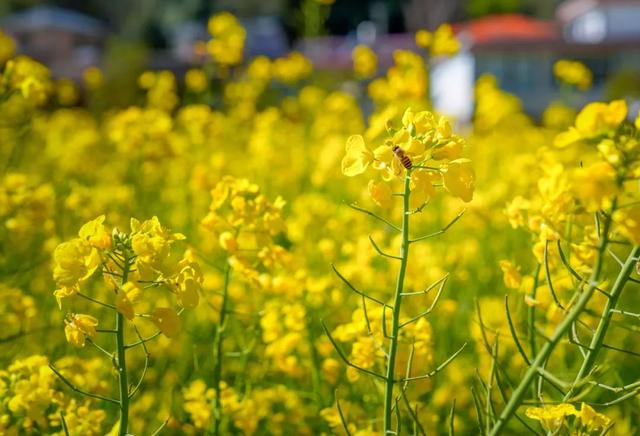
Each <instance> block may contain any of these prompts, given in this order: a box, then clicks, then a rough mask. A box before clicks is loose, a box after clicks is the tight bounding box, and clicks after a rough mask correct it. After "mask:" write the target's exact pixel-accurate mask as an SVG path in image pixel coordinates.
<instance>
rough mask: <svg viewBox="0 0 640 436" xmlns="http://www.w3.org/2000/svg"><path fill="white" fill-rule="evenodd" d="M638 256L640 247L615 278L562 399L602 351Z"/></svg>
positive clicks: (568, 393) (585, 373)
mask: <svg viewBox="0 0 640 436" xmlns="http://www.w3.org/2000/svg"><path fill="white" fill-rule="evenodd" d="M638 254H640V247H637V246H636V247H634V248H633V249H632V250H631V253H629V256H628V257H627V260H626V261H625V263H624V264H623V265H622V268H621V270H620V273H619V274H618V277H617V278H616V281H615V283H614V284H613V288H611V292H610V294H609V295H610V296H609V299H608V300H607V304H606V305H605V307H604V309H603V311H602V315H601V316H600V322H599V323H598V327H597V328H596V332H595V333H594V335H593V338H591V343H590V344H589V350H587V355H586V356H585V358H584V361H583V362H582V366H581V367H580V371H578V375H576V378H575V382H574V385H573V386H572V387H571V389H569V391H568V392H567V394H566V395H565V397H564V399H565V400H567V399H569V398H571V396H572V395H573V393H574V392H575V389H576V385H577V384H578V382H579V381H580V380H582V379H583V378H585V377H586V376H587V375H588V374H589V372H591V370H592V369H593V366H594V365H595V363H596V359H597V357H598V354H599V353H600V350H601V349H602V342H603V341H604V337H605V335H606V334H607V329H608V328H609V323H610V322H611V317H612V316H613V312H612V311H613V309H615V308H616V305H617V304H618V299H619V298H620V295H621V294H622V290H623V289H624V286H625V284H626V283H627V281H628V280H629V276H630V275H631V273H632V272H633V268H634V267H635V265H636V263H637V262H638Z"/></svg>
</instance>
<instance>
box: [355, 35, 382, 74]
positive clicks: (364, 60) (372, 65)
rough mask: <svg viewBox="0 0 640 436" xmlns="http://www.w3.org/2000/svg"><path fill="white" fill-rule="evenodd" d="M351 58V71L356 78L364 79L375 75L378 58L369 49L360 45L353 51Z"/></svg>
mask: <svg viewBox="0 0 640 436" xmlns="http://www.w3.org/2000/svg"><path fill="white" fill-rule="evenodd" d="M351 57H352V58H353V71H354V72H355V73H356V76H358V77H361V78H365V79H366V78H369V77H371V76H373V75H374V74H375V73H376V68H377V64H378V57H377V56H376V54H375V52H374V51H373V50H371V48H369V47H367V46H366V45H362V44H360V45H358V46H356V48H354V49H353V53H352V54H351Z"/></svg>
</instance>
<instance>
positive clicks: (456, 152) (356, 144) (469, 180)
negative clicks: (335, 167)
mask: <svg viewBox="0 0 640 436" xmlns="http://www.w3.org/2000/svg"><path fill="white" fill-rule="evenodd" d="M463 148H464V139H462V138H461V137H460V136H458V135H456V134H454V133H453V131H452V128H451V125H450V123H449V121H448V120H447V119H446V118H444V117H436V116H435V115H434V114H433V113H431V112H429V111H422V112H418V113H414V112H413V111H411V109H407V110H406V111H405V113H404V115H403V117H402V127H401V128H399V129H398V130H395V129H393V128H391V127H390V128H389V138H388V139H387V140H386V141H385V142H384V144H383V145H380V146H378V147H376V148H375V149H374V150H370V149H369V148H368V147H367V146H366V145H365V142H364V138H363V137H362V136H361V135H354V136H351V137H350V138H349V139H348V140H347V145H346V155H345V157H344V158H343V159H342V173H343V174H344V175H346V176H349V177H353V176H357V175H359V174H362V173H364V172H365V171H366V170H367V169H368V168H369V167H371V168H372V169H374V170H375V171H378V172H379V173H380V176H381V178H382V182H379V181H376V180H371V181H370V182H369V194H370V195H371V197H372V198H373V200H374V201H375V202H376V203H377V204H378V205H380V206H381V207H386V208H388V207H389V206H390V205H391V203H392V201H393V193H392V190H391V188H390V186H389V185H388V184H387V183H386V182H390V181H392V180H394V179H397V178H398V177H400V176H401V175H402V174H403V173H404V172H405V170H409V172H410V177H411V194H412V195H411V201H412V208H413V209H416V208H418V207H420V206H422V205H423V204H424V203H425V202H426V201H428V200H429V199H430V198H432V197H433V196H435V194H436V187H439V186H443V187H444V188H445V189H446V190H447V191H448V192H449V193H450V194H451V195H453V196H455V197H459V198H461V199H462V200H463V201H465V202H469V201H471V199H472V198H473V190H474V187H475V176H474V172H473V168H472V167H471V161H470V160H469V159H465V158H462V157H461V155H462V150H463ZM400 154H402V155H403V156H405V158H406V159H408V160H409V161H410V162H411V167H410V168H408V169H407V168H405V166H403V165H404V164H403V160H402V158H400V157H399V156H400Z"/></svg>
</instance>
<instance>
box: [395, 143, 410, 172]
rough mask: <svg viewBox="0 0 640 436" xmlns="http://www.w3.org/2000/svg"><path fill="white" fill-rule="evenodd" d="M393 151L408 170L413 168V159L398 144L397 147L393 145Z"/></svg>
mask: <svg viewBox="0 0 640 436" xmlns="http://www.w3.org/2000/svg"><path fill="white" fill-rule="evenodd" d="M393 153H394V154H395V155H396V156H397V157H398V159H399V160H400V163H401V164H402V166H403V167H405V168H406V169H408V170H410V169H411V167H412V166H413V164H412V163H411V159H410V158H409V156H407V155H406V154H405V152H404V150H403V149H402V148H400V147H398V146H397V145H396V146H395V147H393Z"/></svg>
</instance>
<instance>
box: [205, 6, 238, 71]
mask: <svg viewBox="0 0 640 436" xmlns="http://www.w3.org/2000/svg"><path fill="white" fill-rule="evenodd" d="M207 28H208V30H209V34H210V35H211V40H209V41H208V42H207V52H208V53H209V54H210V55H211V57H212V58H213V60H214V61H215V62H217V63H218V64H220V65H222V66H233V65H237V64H239V63H240V62H242V53H243V51H244V41H245V38H246V35H247V33H246V31H245V30H244V27H242V25H241V24H240V22H239V21H238V19H237V18H236V17H234V16H233V15H232V14H230V13H228V12H221V13H219V14H216V15H214V16H212V17H211V18H210V19H209V23H208V25H207Z"/></svg>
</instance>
